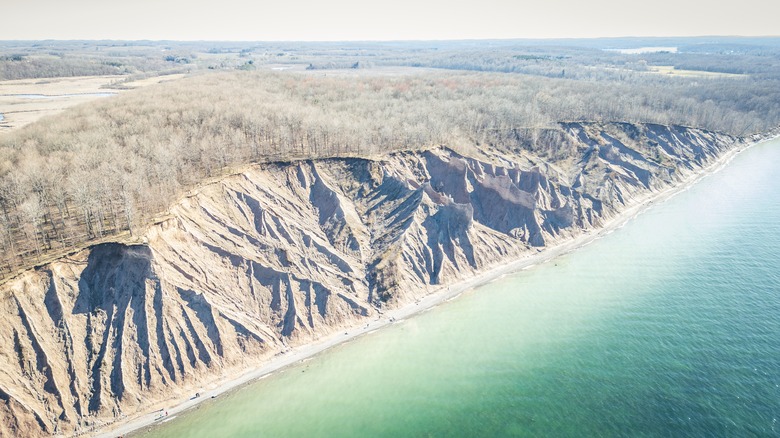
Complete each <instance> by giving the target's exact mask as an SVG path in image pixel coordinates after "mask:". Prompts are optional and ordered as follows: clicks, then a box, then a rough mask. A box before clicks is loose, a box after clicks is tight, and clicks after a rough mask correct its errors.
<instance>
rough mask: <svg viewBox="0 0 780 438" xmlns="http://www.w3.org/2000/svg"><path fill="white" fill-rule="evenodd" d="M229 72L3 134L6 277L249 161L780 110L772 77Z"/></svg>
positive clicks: (777, 116) (770, 121)
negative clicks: (570, 126)
mask: <svg viewBox="0 0 780 438" xmlns="http://www.w3.org/2000/svg"><path fill="white" fill-rule="evenodd" d="M647 77H648V78H649V79H648V80H647V81H645V82H642V81H641V80H633V81H631V82H630V83H622V82H616V81H601V80H599V81H589V80H580V81H576V80H569V79H566V78H555V79H553V78H545V77H539V76H527V75H516V74H513V75H508V74H500V73H458V74H447V73H436V74H425V75H417V76H402V77H371V76H368V77H357V78H355V77H332V75H331V76H329V77H322V76H321V75H313V74H286V75H285V74H270V73H253V72H236V73H218V74H207V75H201V76H196V77H193V78H189V79H185V80H181V81H177V82H171V83H166V84H161V85H158V86H152V87H149V88H146V89H142V90H137V91H133V92H128V93H125V94H123V95H119V96H116V97H112V98H110V99H106V100H103V101H99V102H93V103H91V104H87V105H83V106H79V107H75V108H73V109H71V110H69V111H67V112H65V113H63V114H61V115H59V116H55V117H50V118H46V119H43V120H41V121H39V122H37V123H35V124H33V125H30V126H27V127H25V128H23V129H21V130H19V131H17V132H14V133H11V134H8V135H5V136H3V137H0V251H1V253H2V256H1V257H0V272H1V273H2V274H0V276H7V275H8V274H9V273H12V272H14V271H16V270H18V269H19V268H21V267H25V266H30V265H31V264H35V263H37V262H39V261H41V260H43V259H44V258H45V257H46V255H47V254H52V253H58V252H61V251H63V250H66V249H69V248H74V247H78V246H79V245H83V244H85V243H88V242H94V241H96V240H98V239H101V238H104V237H109V236H116V235H117V234H119V233H127V232H128V231H132V232H138V231H139V230H140V227H142V226H143V225H145V224H147V223H149V221H150V220H151V219H152V218H153V217H154V216H155V215H156V214H159V213H162V212H164V211H165V210H166V208H167V207H168V206H169V205H170V204H171V202H173V201H174V200H175V198H176V197H177V196H180V195H181V194H182V193H183V192H184V191H185V190H187V189H188V188H192V187H194V186H196V185H197V184H198V183H199V182H202V181H203V180H204V179H207V178H209V177H214V176H219V175H221V174H224V173H225V172H226V170H227V169H230V168H231V167H235V166H239V165H241V164H245V163H252V162H264V161H277V160H294V159H305V158H318V157H334V156H374V155H377V154H381V153H386V152H389V151H393V150H409V149H420V148H426V147H430V146H433V145H440V144H444V145H448V146H452V147H456V148H457V147H460V148H469V147H478V148H479V147H494V148H499V149H504V150H507V151H516V150H518V149H521V150H523V151H526V152H527V153H529V154H534V155H536V156H538V157H541V158H543V159H545V160H548V161H551V162H556V161H561V160H566V159H567V158H571V156H572V155H573V154H575V153H576V152H577V151H576V150H572V149H571V148H569V147H568V145H567V144H566V143H565V141H564V140H563V139H564V137H563V136H562V135H560V126H559V125H558V123H559V122H566V121H588V122H632V123H659V124H679V125H686V126H693V127H700V128H705V129H709V130H714V131H721V132H726V133H730V134H733V135H738V136H740V135H746V134H750V133H757V132H764V131H767V130H769V129H772V128H774V127H775V126H777V125H778V122H780V84H778V83H776V82H775V81H773V80H761V81H759V80H752V79H750V78H745V79H731V78H713V79H701V78H698V79H685V78H659V77H657V76H656V75H648V76H647Z"/></svg>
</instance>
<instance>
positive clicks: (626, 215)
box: [89, 132, 780, 438]
mask: <svg viewBox="0 0 780 438" xmlns="http://www.w3.org/2000/svg"><path fill="white" fill-rule="evenodd" d="M777 138H780V134H777V133H774V132H773V133H770V134H769V135H766V136H763V137H762V138H761V139H759V140H756V141H752V142H748V143H745V144H744V145H740V144H736V145H734V146H733V147H732V148H731V149H729V150H727V151H726V152H724V153H723V154H721V155H720V156H719V157H717V158H715V159H714V160H713V161H712V162H711V163H709V164H708V165H706V167H704V168H702V169H700V170H699V171H698V172H694V173H692V174H690V175H689V176H688V177H687V178H685V179H684V180H683V181H681V182H680V183H679V184H676V185H673V186H670V187H668V188H666V189H664V190H661V191H658V192H648V193H646V194H644V196H640V197H637V198H635V199H634V200H633V203H632V205H631V206H629V207H628V208H626V209H625V210H623V211H620V212H617V214H615V216H614V217H612V218H610V219H608V220H607V221H606V222H605V223H604V224H603V226H602V227H601V228H598V229H591V230H589V231H584V232H581V233H580V234H579V235H577V236H576V237H574V238H569V239H566V240H562V241H559V242H557V243H555V244H554V245H553V246H550V247H546V248H544V249H543V250H541V251H539V252H531V251H529V252H528V253H526V254H525V255H524V256H522V257H521V258H520V259H518V260H513V261H509V262H504V263H500V264H496V265H493V266H491V267H489V268H487V270H485V271H484V272H482V273H480V274H477V275H475V276H472V277H470V278H466V279H462V280H460V281H458V282H457V283H454V284H449V285H442V286H441V287H439V288H438V289H437V290H436V291H435V292H432V293H431V294H429V295H427V296H426V297H424V298H422V299H420V300H418V301H416V302H410V303H408V304H406V305H404V306H402V307H399V308H396V309H392V310H388V311H386V312H384V313H383V314H381V315H380V317H379V318H378V319H373V320H371V321H368V322H366V321H365V320H363V321H361V323H360V325H359V326H355V327H352V328H349V329H346V331H344V332H342V331H341V330H338V331H336V332H334V333H332V334H331V335H329V336H327V337H325V338H323V339H321V340H318V341H317V342H314V343H310V344H305V345H300V346H298V347H295V348H293V349H291V350H288V351H287V352H285V353H283V354H279V355H276V356H274V357H273V358H272V359H270V360H269V361H267V362H265V363H263V364H260V365H259V366H258V367H255V368H253V369H251V370H249V371H247V372H246V373H245V374H243V375H241V376H240V377H238V378H234V379H228V380H224V381H222V382H218V383H217V384H216V385H217V386H216V387H215V388H214V389H211V390H206V391H202V392H200V393H199V397H196V398H195V397H194V398H191V399H189V400H185V401H183V402H180V403H179V404H177V405H175V406H173V407H170V408H167V409H165V412H166V413H167V416H166V415H161V412H160V410H159V409H158V410H155V411H151V412H147V413H146V414H141V415H138V416H136V417H134V418H132V419H129V420H123V421H121V422H120V421H117V422H114V423H112V424H110V425H106V426H105V427H104V428H103V430H100V429H98V431H96V432H92V433H91V434H90V435H89V436H95V437H100V438H104V437H105V438H110V437H117V436H120V435H127V434H131V433H137V432H139V431H140V430H141V429H144V428H146V427H149V426H153V425H155V424H162V423H163V422H164V421H167V420H170V419H173V417H175V416H177V415H178V414H181V413H183V412H184V411H187V410H189V409H191V408H193V407H195V406H197V405H199V404H200V403H202V402H203V401H205V400H210V399H212V398H215V397H217V396H219V395H222V394H225V393H227V392H229V391H231V390H235V389H237V388H239V387H242V386H244V385H246V384H249V383H251V382H253V381H256V380H259V379H262V378H265V377H268V376H270V375H271V374H273V373H274V372H277V371H279V370H281V369H283V368H286V367H288V366H290V365H293V364H295V363H298V362H301V361H303V360H306V359H308V358H311V357H313V356H314V355H317V354H319V353H321V352H323V351H325V350H328V349H330V348H331V347H334V346H336V345H339V344H342V343H344V342H347V341H349V340H352V339H354V338H357V337H358V336H362V335H365V334H368V333H371V332H374V331H376V330H377V329H380V328H382V327H385V326H388V325H390V324H393V323H395V322H398V321H400V320H403V319H407V318H410V317H412V316H414V315H417V314H419V313H422V312H423V311H426V310H429V309H431V308H434V307H436V306H438V305H440V304H442V303H444V302H446V301H449V300H451V299H453V298H455V297H457V296H459V295H461V294H462V293H464V292H467V291H470V290H472V289H475V288H477V287H480V286H483V285H485V284H488V283H490V282H492V281H494V280H496V279H498V278H500V277H502V276H505V275H507V274H512V273H515V272H518V271H520V270H523V269H528V268H530V267H533V266H535V265H538V264H541V263H545V262H548V261H550V260H553V259H555V258H557V257H559V256H561V255H564V254H568V253H570V252H572V251H574V250H576V249H578V248H581V247H583V246H585V245H587V244H589V243H592V242H593V241H595V240H598V239H600V238H602V237H604V236H606V235H608V234H610V233H612V232H613V231H615V230H616V229H618V228H620V227H622V226H623V225H625V224H626V223H628V222H629V221H631V220H632V219H634V218H635V217H636V216H638V215H639V214H641V213H643V212H644V211H646V210H647V209H648V208H650V207H651V206H652V205H653V204H656V203H659V202H663V201H666V200H667V199H669V198H671V197H673V196H675V195H677V194H678V193H681V192H684V191H686V190H687V189H689V188H690V187H691V186H693V185H694V184H696V183H697V182H699V181H700V180H702V179H703V178H705V177H707V176H709V175H711V174H713V173H715V172H717V171H719V170H721V169H723V168H724V167H725V166H726V165H727V164H728V163H729V162H731V160H732V159H734V157H736V156H737V155H738V154H740V153H742V152H744V151H745V150H747V149H749V148H751V147H753V146H755V145H758V144H762V143H766V142H769V141H772V140H775V139H777ZM161 420H163V421H161Z"/></svg>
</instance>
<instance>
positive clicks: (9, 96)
mask: <svg viewBox="0 0 780 438" xmlns="http://www.w3.org/2000/svg"><path fill="white" fill-rule="evenodd" d="M182 77H184V75H183V74H177V75H167V76H155V77H151V78H147V79H142V80H137V81H132V82H128V83H123V84H122V87H123V88H131V89H136V88H142V87H145V86H148V85H153V84H158V83H160V82H165V81H172V80H177V79H181V78H182ZM124 78H125V77H123V76H78V77H68V78H46V79H19V80H11V81H0V114H2V115H3V118H2V120H0V134H3V133H7V132H10V131H13V130H16V129H19V128H21V127H23V126H26V125H29V124H30V123H33V122H35V121H37V120H39V119H41V118H43V117H46V116H51V115H55V114H58V113H61V112H62V111H64V110H66V109H68V108H71V107H73V106H76V105H80V104H82V103H86V102H91V101H94V100H98V99H104V98H106V97H111V96H113V95H115V94H119V93H122V92H123V90H122V89H114V88H107V87H110V86H112V85H115V84H117V83H120V82H121V81H122V80H123V79H124Z"/></svg>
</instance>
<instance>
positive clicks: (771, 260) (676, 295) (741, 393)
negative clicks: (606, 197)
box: [142, 141, 780, 437]
mask: <svg viewBox="0 0 780 438" xmlns="http://www.w3.org/2000/svg"><path fill="white" fill-rule="evenodd" d="M778 163H780V141H775V142H773V143H770V144H764V145H759V146H756V147H754V148H751V149H750V150H748V151H747V152H744V153H743V154H741V155H739V156H738V157H737V158H735V160H734V161H733V162H732V163H731V164H730V165H729V166H728V167H726V168H725V169H723V170H722V171H720V172H718V173H717V174H715V175H713V176H710V177H708V178H706V179H704V180H703V181H701V182H700V183H698V184H697V185H696V186H694V187H693V188H692V189H690V190H688V191H686V192H683V193H681V194H679V195H677V196H675V197H674V198H672V199H671V200H669V201H666V202H664V203H662V204H660V205H656V206H655V207H653V208H651V209H650V210H648V211H647V212H645V213H644V214H642V215H641V216H639V217H638V218H637V219H635V220H633V221H632V222H630V223H629V224H628V225H626V226H625V227H623V228H622V229H620V230H618V231H616V232H614V233H612V234H610V235H609V236H607V237H605V238H603V239H601V240H599V241H597V242H595V243H593V244H591V245H588V246H586V247H584V248H581V249H580V250H578V251H576V252H574V253H572V254H569V255H566V256H563V257H561V258H558V259H556V260H554V261H551V262H548V263H545V264H542V265H539V266H536V267H534V268H533V269H529V270H526V271H522V272H519V273H517V274H514V275H511V276H507V277H504V278H502V279H500V280H498V281H496V282H493V283H491V284H489V285H487V286H484V287H481V288H479V289H477V290H475V291H472V292H469V293H466V294H464V295H463V296H461V297H460V298H458V299H456V300H453V301H451V302H448V303H446V304H444V305H442V306H440V307H438V308H436V309H434V310H432V311H430V312H426V313H424V314H422V315H419V316H417V317H414V318H412V319H410V320H407V321H403V322H401V323H399V324H396V325H393V326H391V327H389V328H387V329H383V330H379V331H377V332H375V333H372V334H370V335H367V336H364V337H362V338H359V339H357V340H355V341H353V342H351V343H348V344H345V345H341V346H339V347H336V348H334V349H332V350H330V351H328V352H326V353H324V354H321V355H319V356H317V357H315V358H313V359H311V360H309V361H306V362H304V363H302V364H299V365H297V366H295V367H291V368H288V369H286V370H284V371H281V372H277V373H276V374H274V375H272V376H270V377H268V378H265V379H262V380H259V381H257V382H255V383H253V384H251V385H248V386H246V387H244V388H242V389H240V390H238V391H235V392H233V393H231V394H228V395H224V396H221V397H219V398H218V399H216V400H214V401H209V402H207V403H206V404H204V405H202V406H200V407H199V408H197V409H194V410H192V411H189V412H187V413H184V414H180V415H179V416H178V417H177V418H176V419H175V420H173V421H169V422H167V423H165V424H164V425H162V426H159V427H156V428H153V429H151V430H150V431H147V432H144V433H142V435H143V436H145V437H180V436H188V437H213V436H240V437H255V436H338V437H344V436H347V437H348V436H361V437H362V436H594V435H596V436H627V435H628V436H702V437H704V436H780V424H778V419H780V179H778V178H777V177H776V176H775V175H777V174H778V173H777V170H776V168H777V166H778Z"/></svg>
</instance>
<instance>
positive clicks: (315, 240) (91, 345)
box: [0, 123, 738, 436]
mask: <svg viewBox="0 0 780 438" xmlns="http://www.w3.org/2000/svg"><path fill="white" fill-rule="evenodd" d="M562 129H563V132H564V136H563V138H562V140H561V144H560V148H561V152H560V154H559V158H557V159H553V158H550V157H540V156H536V155H534V154H532V153H531V152H529V151H527V150H518V151H515V152H514V153H508V152H506V151H498V150H494V149H491V148H486V149H482V150H481V151H478V152H475V153H473V154H468V155H464V154H461V153H457V152H455V151H453V150H451V149H447V148H436V149H431V150H427V151H422V152H405V153H395V154H392V155H388V156H384V157H379V158H375V159H358V158H344V159H328V160H318V161H302V162H294V163H276V164H267V165H257V166H254V167H252V168H250V169H248V170H246V171H244V172H243V173H241V174H237V175H233V176H230V177H227V178H224V179H222V180H220V181H218V182H214V183H211V184H208V185H204V186H202V187H200V188H198V189H197V190H194V191H193V192H191V193H190V194H189V195H187V196H185V197H183V198H182V199H180V201H178V202H177V203H175V204H174V205H172V206H171V208H170V211H169V214H168V215H167V219H165V220H163V221H162V222H160V223H158V224H155V225H152V226H150V227H149V228H148V229H147V230H146V231H145V233H144V235H143V236H142V241H143V243H140V244H134V245H128V244H121V243H106V244H101V245H97V246H94V247H92V248H89V249H86V250H83V251H81V252H78V253H76V254H73V255H71V256H68V257H65V258H62V259H60V260H58V261H56V262H53V263H51V264H48V265H45V266H41V267H39V268H38V269H35V270H31V271H28V272H25V273H24V274H23V275H21V276H19V277H17V278H15V279H13V280H12V281H9V282H7V283H5V284H4V285H2V286H0V306H1V307H0V308H2V316H3V317H2V318H0V338H2V339H3V340H4V341H3V348H2V349H0V436H18V435H25V436H46V435H50V434H60V433H61V434H66V435H70V434H74V433H78V432H79V431H84V430H86V429H88V428H89V427H91V426H93V425H100V424H105V423H108V422H112V421H115V420H116V419H117V418H121V417H122V416H123V415H133V414H134V413H137V412H141V411H145V410H149V409H150V407H151V406H154V405H155V404H158V406H159V403H162V402H165V401H169V400H173V399H180V398H182V397H185V396H187V395H191V394H192V393H193V392H194V391H195V390H194V389H193V388H199V387H202V385H205V384H208V383H209V382H213V381H216V380H219V379H222V378H225V377H226V376H229V375H231V373H236V372H238V371H240V370H242V369H245V368H246V367H248V366H254V365H256V364H258V363H260V362H261V361H263V360H267V359H268V358H270V357H272V356H273V355H275V354H277V353H279V352H280V351H282V350H283V349H285V348H287V347H288V346H291V345H298V344H302V343H307V342H311V341H312V340H315V339H317V338H318V337H320V336H323V335H326V334H328V333H332V332H334V331H336V330H341V329H344V328H345V327H352V326H356V325H359V324H361V322H362V321H365V320H366V318H372V317H376V315H377V313H378V312H381V311H382V310H384V309H387V308H390V307H395V306H400V305H403V304H406V303H409V302H412V301H414V300H417V299H419V298H420V297H422V296H425V295H427V294H430V293H432V292H434V291H435V290H436V289H437V288H439V287H440V286H441V285H444V284H449V283H453V282H456V281H458V280H460V279H464V278H468V277H469V276H472V275H474V274H476V273H478V272H480V271H482V270H484V269H486V268H487V267H489V266H494V265H496V264H499V263H502V262H506V261H508V260H511V259H513V258H516V257H518V256H520V255H522V254H524V253H525V252H527V251H537V250H538V249H541V248H543V247H545V246H546V245H549V244H551V243H555V242H558V241H561V240H563V239H568V238H571V237H572V236H574V235H577V234H579V233H581V232H583V230H588V229H592V228H597V227H599V226H600V224H602V223H603V222H604V221H605V220H607V219H608V218H610V217H611V216H613V215H615V214H616V213H617V212H619V211H620V210H621V209H623V208H625V207H626V206H628V205H631V204H632V202H635V200H636V199H637V198H638V197H642V196H646V195H647V194H649V193H651V192H653V191H658V190H661V189H664V188H667V187H669V186H670V185H674V184H676V183H678V182H680V181H681V180H683V179H684V178H686V177H687V176H690V175H691V174H692V173H694V172H697V171H699V170H700V169H702V168H703V167H705V166H706V165H707V164H708V163H709V162H710V161H712V160H713V159H714V158H715V157H717V156H718V155H719V154H721V153H722V152H723V151H725V150H727V149H730V148H732V147H734V146H735V144H736V143H738V142H737V140H735V139H734V138H732V137H729V136H725V135H720V134H715V133H711V132H706V131H701V130H696V129H690V128H683V127H666V126H660V125H631V124H609V125H599V124H580V123H571V124H565V125H562Z"/></svg>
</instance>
